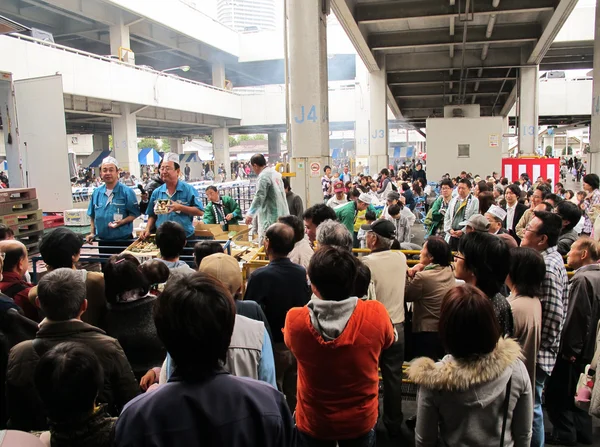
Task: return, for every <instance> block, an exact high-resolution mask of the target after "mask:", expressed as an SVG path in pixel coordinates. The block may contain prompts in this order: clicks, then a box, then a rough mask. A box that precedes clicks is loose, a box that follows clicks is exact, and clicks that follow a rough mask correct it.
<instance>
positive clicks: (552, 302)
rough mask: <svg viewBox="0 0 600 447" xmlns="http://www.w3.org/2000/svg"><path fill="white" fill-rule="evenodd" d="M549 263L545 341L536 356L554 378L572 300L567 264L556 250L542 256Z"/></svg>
mask: <svg viewBox="0 0 600 447" xmlns="http://www.w3.org/2000/svg"><path fill="white" fill-rule="evenodd" d="M542 256H543V257H544V261H545V263H546V276H545V277H544V281H542V296H540V301H541V303H542V338H541V343H540V350H539V351H538V355H537V364H538V365H539V367H540V368H541V369H542V370H543V371H544V372H545V373H546V374H548V375H550V374H552V370H553V369H554V363H556V356H557V355H558V348H559V345H560V333H561V331H562V328H563V324H564V322H565V315H566V312H567V307H568V300H569V280H568V278H567V271H566V269H565V262H564V260H563V258H562V256H561V255H560V253H558V251H557V249H556V246H554V247H550V248H548V249H546V250H544V251H543V252H542Z"/></svg>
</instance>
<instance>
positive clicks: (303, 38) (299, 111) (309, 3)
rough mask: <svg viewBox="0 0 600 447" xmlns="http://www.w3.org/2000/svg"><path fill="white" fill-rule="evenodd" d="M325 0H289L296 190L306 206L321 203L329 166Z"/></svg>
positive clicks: (293, 162)
mask: <svg viewBox="0 0 600 447" xmlns="http://www.w3.org/2000/svg"><path fill="white" fill-rule="evenodd" d="M325 3H326V2H325V1H324V0H288V17H289V25H288V33H289V39H288V42H289V58H290V60H289V68H290V71H289V73H290V103H289V104H288V107H289V110H290V123H291V128H292V139H291V144H292V154H293V158H292V163H291V170H292V172H295V173H296V177H292V180H291V181H292V187H293V188H294V191H295V192H296V193H297V194H298V195H299V196H300V197H301V198H302V201H303V202H304V208H305V209H306V208H308V207H310V206H312V205H315V204H317V203H322V202H323V191H322V189H321V177H322V176H323V168H324V167H325V165H328V164H330V155H329V101H328V97H327V92H328V89H327V16H326V15H325V14H324V13H323V5H324V4H325Z"/></svg>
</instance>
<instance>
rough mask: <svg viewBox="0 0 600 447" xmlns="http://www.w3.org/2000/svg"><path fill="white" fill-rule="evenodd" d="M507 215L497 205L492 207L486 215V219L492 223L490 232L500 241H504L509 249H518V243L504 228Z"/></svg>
mask: <svg viewBox="0 0 600 447" xmlns="http://www.w3.org/2000/svg"><path fill="white" fill-rule="evenodd" d="M506 214H507V213H506V210H505V209H504V208H500V207H499V206H497V205H492V206H490V208H489V209H488V210H487V213H485V217H486V218H487V220H488V221H489V223H490V227H489V229H488V231H489V232H490V233H491V234H495V235H496V236H498V237H499V238H500V239H504V242H506V243H507V245H508V246H509V247H511V248H512V247H517V241H515V239H514V238H513V237H512V236H511V235H510V234H509V232H508V231H506V230H505V229H504V228H502V222H503V221H504V219H506Z"/></svg>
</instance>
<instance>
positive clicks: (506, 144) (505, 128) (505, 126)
mask: <svg viewBox="0 0 600 447" xmlns="http://www.w3.org/2000/svg"><path fill="white" fill-rule="evenodd" d="M508 133H510V127H509V123H508V116H505V117H504V119H503V120H502V158H508V151H509V150H510V140H509V137H505V136H504V135H507V134H508Z"/></svg>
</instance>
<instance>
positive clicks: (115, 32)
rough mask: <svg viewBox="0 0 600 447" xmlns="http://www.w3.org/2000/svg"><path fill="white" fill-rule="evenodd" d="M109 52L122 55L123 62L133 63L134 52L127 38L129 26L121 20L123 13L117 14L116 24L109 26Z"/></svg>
mask: <svg viewBox="0 0 600 447" xmlns="http://www.w3.org/2000/svg"><path fill="white" fill-rule="evenodd" d="M109 32H110V54H112V55H113V56H119V48H120V49H121V51H120V53H121V54H120V56H121V57H122V60H123V62H128V63H130V64H135V54H134V53H133V51H131V41H130V40H129V27H128V26H127V25H126V24H125V22H124V21H123V15H122V14H119V17H118V19H117V24H116V25H111V26H110V30H109Z"/></svg>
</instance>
